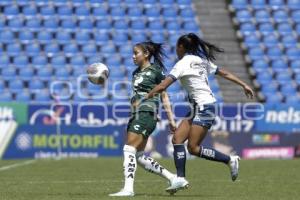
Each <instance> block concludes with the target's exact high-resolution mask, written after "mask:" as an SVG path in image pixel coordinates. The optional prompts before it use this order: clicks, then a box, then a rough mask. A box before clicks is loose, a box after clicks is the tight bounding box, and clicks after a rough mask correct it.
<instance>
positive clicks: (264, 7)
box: [229, 0, 300, 103]
mask: <svg viewBox="0 0 300 200" xmlns="http://www.w3.org/2000/svg"><path fill="white" fill-rule="evenodd" d="M229 8H230V10H231V11H232V13H233V15H234V23H235V24H236V26H237V27H238V36H239V38H240V39H241V42H242V48H243V50H244V52H245V58H246V61H247V63H248V66H249V71H250V73H251V74H252V76H253V78H254V79H255V80H254V83H255V86H256V87H257V89H259V90H260V92H259V99H260V100H261V101H266V102H267V103H279V102H283V103H299V99H300V98H299V89H300V88H299V87H298V85H299V84H298V82H297V80H298V72H299V69H300V68H299V67H300V65H299V58H300V46H299V38H300V33H299V31H298V29H297V28H298V27H299V19H300V14H299V13H300V1H299V0H286V1H285V0H268V1H267V0H232V2H231V4H230V6H229Z"/></svg>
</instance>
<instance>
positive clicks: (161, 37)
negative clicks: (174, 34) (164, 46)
mask: <svg viewBox="0 0 300 200" xmlns="http://www.w3.org/2000/svg"><path fill="white" fill-rule="evenodd" d="M151 40H152V41H153V42H157V43H164V42H165V37H164V35H163V34H160V33H156V34H152V37H151Z"/></svg>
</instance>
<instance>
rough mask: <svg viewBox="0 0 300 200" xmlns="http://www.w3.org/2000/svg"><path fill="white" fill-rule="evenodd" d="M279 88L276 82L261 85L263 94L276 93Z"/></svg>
mask: <svg viewBox="0 0 300 200" xmlns="http://www.w3.org/2000/svg"><path fill="white" fill-rule="evenodd" d="M277 89H278V87H277V85H275V84H268V85H262V87H261V91H262V93H263V94H267V93H269V94H270V93H276V92H277Z"/></svg>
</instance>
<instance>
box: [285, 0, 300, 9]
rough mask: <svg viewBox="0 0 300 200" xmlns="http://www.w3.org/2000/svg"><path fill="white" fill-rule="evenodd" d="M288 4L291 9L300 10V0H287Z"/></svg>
mask: <svg viewBox="0 0 300 200" xmlns="http://www.w3.org/2000/svg"><path fill="white" fill-rule="evenodd" d="M287 6H288V8H289V9H291V10H299V9H300V0H287Z"/></svg>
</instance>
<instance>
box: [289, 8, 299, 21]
mask: <svg viewBox="0 0 300 200" xmlns="http://www.w3.org/2000/svg"><path fill="white" fill-rule="evenodd" d="M291 18H292V20H293V21H294V22H296V23H298V24H299V23H300V10H295V11H293V12H292V13H291Z"/></svg>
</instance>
